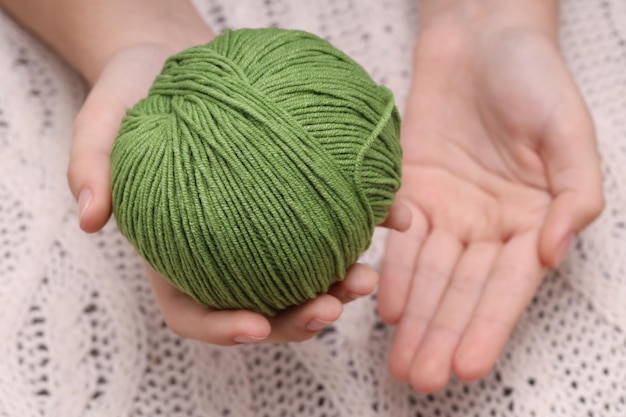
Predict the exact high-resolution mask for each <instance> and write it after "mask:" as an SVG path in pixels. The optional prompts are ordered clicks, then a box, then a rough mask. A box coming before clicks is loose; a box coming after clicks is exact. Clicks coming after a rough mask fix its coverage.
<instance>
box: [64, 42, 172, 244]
mask: <svg viewBox="0 0 626 417" xmlns="http://www.w3.org/2000/svg"><path fill="white" fill-rule="evenodd" d="M168 54H169V52H168V50H166V49H164V48H163V47H160V46H157V45H138V46H133V47H129V48H126V49H124V50H121V51H120V52H119V53H117V54H116V55H115V56H114V57H113V58H112V59H111V61H110V62H109V63H108V64H107V67H106V68H105V69H104V71H103V72H102V74H101V75H100V76H99V78H98V80H97V81H96V83H95V85H94V87H93V89H92V90H91V92H90V93H89V96H88V97H87V100H86V101H85V104H84V105H83V107H82V109H81V110H80V112H79V113H78V115H77V116H76V119H75V121H74V139H73V142H72V150H71V153H70V164H69V167H68V171H67V178H68V182H69V186H70V189H71V190H72V193H73V194H74V197H75V198H76V200H77V202H78V214H79V223H80V227H81V228H82V229H83V230H84V231H86V232H90V233H91V232H96V231H98V230H100V229H101V228H102V227H103V226H104V224H105V223H106V222H107V220H108V219H109V217H111V178H110V177H111V175H110V171H111V168H110V155H111V149H112V148H113V142H114V141H115V138H116V136H117V132H118V130H119V127H120V124H121V122H122V118H123V117H124V115H125V114H126V109H127V108H129V107H131V106H133V105H134V104H135V103H136V102H137V101H139V100H140V99H141V98H143V97H145V96H146V94H147V93H148V90H149V89H150V85H151V84H152V81H153V80H154V78H155V77H156V75H157V74H158V73H159V71H160V69H161V66H162V65H163V62H164V61H165V59H166V58H167V56H168Z"/></svg>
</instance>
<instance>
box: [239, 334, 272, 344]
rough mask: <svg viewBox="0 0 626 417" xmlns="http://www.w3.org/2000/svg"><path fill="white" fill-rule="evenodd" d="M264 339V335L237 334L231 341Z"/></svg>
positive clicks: (250, 341)
mask: <svg viewBox="0 0 626 417" xmlns="http://www.w3.org/2000/svg"><path fill="white" fill-rule="evenodd" d="M263 339H265V338H264V337H254V336H249V335H246V334H240V335H237V336H235V337H234V338H233V341H234V342H235V343H256V342H260V341H261V340H263Z"/></svg>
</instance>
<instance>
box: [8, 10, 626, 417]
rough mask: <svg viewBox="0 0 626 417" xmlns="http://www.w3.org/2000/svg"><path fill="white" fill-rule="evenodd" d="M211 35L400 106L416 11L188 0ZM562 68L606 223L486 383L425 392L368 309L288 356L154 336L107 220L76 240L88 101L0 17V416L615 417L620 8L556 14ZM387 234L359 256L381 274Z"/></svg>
mask: <svg viewBox="0 0 626 417" xmlns="http://www.w3.org/2000/svg"><path fill="white" fill-rule="evenodd" d="M195 3H196V5H197V6H198V9H199V10H200V12H201V13H202V15H203V16H204V17H205V18H206V20H207V22H208V23H209V24H210V25H211V27H212V28H213V29H214V30H215V31H216V32H221V31H222V30H224V29H225V28H240V27H267V26H279V27H286V28H298V29H304V30H308V31H311V32H314V33H316V34H318V35H320V36H322V37H325V38H327V39H329V40H330V41H331V42H332V43H334V44H335V45H336V46H337V47H339V48H340V49H342V50H343V51H345V52H346V53H347V54H349V55H350V56H352V57H353V58H355V59H356V60H357V61H358V62H359V63H361V64H362V65H364V66H365V68H366V69H367V70H368V71H369V72H370V74H371V75H372V77H373V78H374V79H375V80H376V81H377V82H380V83H383V84H385V85H387V86H388V87H389V88H391V89H392V90H393V91H394V93H395V94H396V99H397V103H398V105H399V107H400V108H403V104H404V101H405V98H406V95H407V92H408V86H409V82H410V75H411V65H410V63H411V51H412V46H413V43H414V41H415V32H416V28H415V26H416V25H415V22H416V16H417V13H418V6H419V4H418V2H417V1H416V0H385V1H382V0H361V1H355V0H318V1H311V0H240V1H229V0H197V1H196V2H195ZM561 9H562V12H561V33H560V34H561V41H562V45H563V50H564V54H565V57H566V60H567V63H568V65H569V67H570V69H571V70H572V72H573V73H574V75H575V78H576V80H577V82H578V83H579V85H580V87H581V89H582V92H583V94H584V96H585V98H586V100H587V102H588V105H589V106H590V109H591V111H592V114H593V117H594V121H595V123H596V128H597V133H598V141H599V145H600V151H601V156H602V163H603V170H604V187H605V191H606V195H607V208H606V210H605V212H604V213H603V215H602V216H601V217H600V218H599V219H598V220H597V221H596V222H595V223H594V224H593V225H592V226H591V227H589V228H588V229H587V230H586V231H585V232H584V233H583V234H582V235H581V236H580V237H579V238H578V240H577V242H576V244H575V245H574V248H573V250H572V251H571V253H570V256H569V257H568V259H567V260H566V262H565V263H564V265H563V266H562V267H561V268H560V269H559V270H558V271H555V272H553V273H551V274H549V275H548V276H547V277H546V279H545V280H544V283H543V285H542V287H541V288H540V290H539V292H538V293H537V295H536V297H535V299H534V301H533V302H532V304H531V306H530V307H529V308H528V309H527V311H526V313H525V314H524V316H523V317H522V319H521V321H520V322H519V324H518V326H517V328H516V331H515V332H514V334H513V336H512V338H511V340H510V342H509V344H508V346H507V348H506V351H505V353H504V354H503V355H502V357H501V358H500V360H499V361H498V363H497V365H496V367H495V369H494V371H493V372H492V373H491V374H490V375H489V376H488V377H486V378H485V379H483V380H481V381H480V382H477V383H472V384H466V383H462V382H460V381H457V380H453V381H451V383H450V384H449V385H448V386H447V387H446V389H444V390H443V391H441V392H440V393H437V394H435V395H428V396H426V395H421V394H418V393H416V392H414V391H413V390H412V389H411V388H410V387H409V386H407V385H404V384H401V383H398V382H396V381H394V380H393V379H392V378H391V377H390V376H389V374H388V371H387V367H386V358H387V354H388V351H389V347H390V342H391V338H392V336H393V329H392V328H390V327H387V326H385V325H384V324H382V322H381V321H380V319H379V318H378V317H377V315H376V312H375V300H374V298H373V297H372V298H369V299H366V300H359V301H357V302H354V303H352V304H350V305H348V306H347V307H346V311H345V313H344V315H343V316H342V318H341V319H340V320H339V321H338V322H337V323H336V324H335V325H334V326H332V327H331V328H329V329H327V330H325V331H323V332H322V333H321V334H320V335H319V336H318V337H316V338H315V339H313V340H310V341H308V342H305V343H301V344H283V345H259V346H238V347H230V348H220V347H215V346H209V345H206V344H201V343H198V342H194V341H190V340H183V339H180V338H178V337H176V336H175V335H174V334H173V333H172V332H171V331H169V330H168V329H167V327H166V326H165V325H164V324H163V321H162V319H161V317H160V314H159V312H158V309H157V308H156V305H155V303H154V300H153V298H152V295H151V293H150V289H149V286H148V283H147V281H146V278H145V276H144V272H143V270H142V266H141V264H140V261H139V258H138V257H137V255H135V254H134V252H133V250H132V248H131V247H130V246H129V244H127V243H126V242H125V240H124V239H123V238H122V237H121V235H120V234H119V232H118V231H117V230H116V228H115V225H114V223H113V222H110V223H109V224H108V225H107V226H106V227H105V228H104V230H102V231H101V232H100V233H97V234H95V235H86V234H83V233H82V232H81V231H80V230H79V228H78V226H77V223H78V222H77V211H76V206H75V203H74V200H73V198H72V196H71V195H70V193H69V191H68V188H67V186H66V179H65V170H66V167H67V162H68V155H69V147H70V140H71V132H72V121H73V118H74V115H75V114H76V112H77V111H78V109H79V108H80V105H81V102H82V100H83V99H84V97H85V94H86V92H87V89H86V86H85V84H84V83H83V81H82V80H81V78H80V77H79V76H78V75H77V74H76V73H75V72H74V71H73V70H72V69H71V68H70V67H69V66H68V65H67V64H65V63H64V62H63V61H62V59H60V58H59V57H58V56H57V55H56V54H55V53H54V52H53V51H51V50H50V49H49V48H48V47H46V46H44V45H43V44H42V43H41V42H40V41H38V40H37V39H35V38H34V37H33V36H32V35H30V34H28V33H27V32H25V31H24V30H23V29H22V28H20V27H19V26H18V25H17V24H15V23H14V22H13V21H12V20H11V19H10V18H9V17H7V16H5V15H4V14H2V13H1V12H0V417H17V416H19V417H35V416H53V417H59V416H63V417H74V416H94V417H95V416H103V417H104V416H106V417H111V416H129V417H130V416H132V417H134V416H159V415H162V416H172V417H177V416H181V417H182V416H185V417H191V416H194V417H195V416H198V417H200V416H207V417H213V416H215V417H217V416H220V417H227V416H230V417H233V416H237V417H249V416H250V417H251V416H255V417H256V416H261V417H263V416H268V417H274V416H284V417H289V416H309V417H323V416H325V417H347V416H355V417H368V416H391V417H405V416H406V417H409V416H424V417H425V416H488V415H491V416H520V417H521V416H524V417H526V416H528V417H530V416H548V415H549V416H563V417H572V416H616V417H617V416H624V415H626V335H625V334H624V330H625V328H626V1H624V0H602V1H600V0H594V1H592V0H562V1H561ZM384 237H385V232H384V231H383V230H379V231H377V232H376V237H375V239H374V243H373V245H372V247H371V248H370V250H369V251H368V252H367V253H365V254H364V255H363V258H362V260H363V261H364V262H366V263H369V264H370V265H372V266H374V267H376V266H377V265H378V263H379V262H380V258H381V255H382V252H383V250H384Z"/></svg>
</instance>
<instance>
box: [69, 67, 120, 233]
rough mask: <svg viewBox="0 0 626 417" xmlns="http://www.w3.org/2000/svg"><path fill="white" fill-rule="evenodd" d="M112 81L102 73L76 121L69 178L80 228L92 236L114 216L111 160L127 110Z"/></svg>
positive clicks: (107, 75) (108, 75) (108, 74)
mask: <svg viewBox="0 0 626 417" xmlns="http://www.w3.org/2000/svg"><path fill="white" fill-rule="evenodd" d="M112 78H114V77H111V74H110V73H107V72H106V71H105V72H104V73H103V74H102V76H101V77H100V79H99V80H98V81H97V82H96V84H95V85H94V87H93V89H92V90H91V92H90V93H89V96H88V97H87V100H86V101H85V104H84V105H83V107H82V109H81V110H80V112H79V113H78V114H77V116H76V119H75V121H74V134H73V136H74V137H73V141H72V148H71V152H70V162H69V166H68V170H67V179H68V183H69V186H70V189H71V190H72V194H74V197H75V198H76V200H77V203H78V215H79V224H80V227H81V229H83V230H84V231H86V232H89V233H92V232H96V231H98V230H100V229H101V228H102V227H103V226H104V224H105V223H106V222H107V220H108V219H109V217H110V216H111V182H110V166H109V157H110V154H111V148H112V146H113V141H114V140H115V137H116V135H117V131H118V129H119V125H120V123H121V120H122V118H123V117H124V114H125V111H126V109H125V106H124V105H123V103H121V102H119V100H117V99H116V97H115V95H114V93H112V91H115V85H112V84H113V82H114V79H112Z"/></svg>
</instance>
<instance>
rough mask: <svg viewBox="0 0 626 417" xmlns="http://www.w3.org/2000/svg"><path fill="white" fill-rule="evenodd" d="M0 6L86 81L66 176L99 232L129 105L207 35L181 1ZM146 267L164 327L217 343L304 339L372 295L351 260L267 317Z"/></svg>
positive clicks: (74, 0)
mask: <svg viewBox="0 0 626 417" xmlns="http://www.w3.org/2000/svg"><path fill="white" fill-rule="evenodd" d="M0 5H1V6H3V7H4V8H5V9H6V10H7V11H8V12H9V13H10V14H12V15H13V16H14V17H15V18H16V19H17V20H18V21H19V22H21V23H22V24H23V25H24V26H25V27H26V28H28V29H29V30H31V31H32V32H34V33H35V34H37V35H38V36H39V37H40V38H41V39H43V40H44V41H45V42H47V43H48V44H49V45H50V46H51V47H53V48H54V49H56V50H57V51H58V52H59V53H60V54H61V55H62V56H63V57H64V58H65V59H66V60H67V61H68V62H69V63H70V64H71V65H72V66H73V67H74V68H76V69H77V70H78V71H79V72H80V73H81V74H82V75H83V76H84V78H85V79H86V80H87V82H88V83H89V85H90V87H91V91H90V93H89V95H88V97H87V99H86V101H85V103H84V104H83V106H82V108H81V110H80V111H79V113H78V114H77V116H76V119H75V123H74V135H73V136H74V137H73V143H72V148H71V155H70V164H69V168H68V175H67V176H68V182H69V186H70V188H71V190H72V193H73V194H74V196H75V198H76V200H77V203H78V212H79V224H80V227H81V228H82V229H83V230H84V231H86V232H95V231H98V230H100V229H101V228H102V227H103V226H104V224H105V223H106V222H107V221H108V219H109V218H110V216H111V185H110V160H109V159H110V153H111V148H112V146H113V141H114V140H115V137H116V134H117V130H118V128H119V126H120V123H121V120H122V117H123V116H124V114H125V112H126V110H127V109H128V108H130V107H132V106H133V105H134V104H135V103H136V102H137V101H138V100H140V99H141V98H143V97H145V96H146V95H147V92H148V90H149V87H150V85H151V84H152V81H153V80H154V78H155V77H156V75H157V74H158V73H159V72H160V70H161V67H162V65H163V63H164V61H165V60H166V59H167V58H168V57H169V56H171V55H173V54H175V53H177V52H180V51H182V50H183V49H186V48H188V47H190V46H193V45H198V44H203V43H206V42H209V41H210V40H211V39H212V38H213V37H214V35H213V33H212V32H211V30H210V28H209V27H208V26H207V25H206V24H205V22H204V21H203V20H202V19H201V18H200V16H199V15H198V13H197V11H196V10H195V9H194V7H193V5H192V4H191V3H190V2H189V1H188V0H133V1H128V0H89V1H84V0H56V1H50V0H0ZM400 210H402V209H400ZM393 211H398V209H397V208H396V209H394V210H393ZM400 217H401V218H402V216H400ZM404 218H405V221H404V223H403V224H404V226H405V227H406V226H407V225H408V222H407V221H406V220H407V217H406V216H404ZM391 225H393V224H391ZM400 226H402V224H400ZM146 272H147V276H148V279H149V281H150V284H151V287H152V291H153V294H154V297H155V300H156V302H157V304H158V306H159V308H160V310H161V313H162V315H163V318H164V320H165V322H166V323H167V325H168V326H169V327H170V328H171V329H172V330H173V331H174V332H175V333H176V334H178V335H180V336H183V337H187V338H192V339H197V340H201V341H204V342H208V343H213V344H218V345H233V344H239V343H252V342H294V341H302V340H305V339H308V338H310V337H312V336H314V335H315V334H317V333H319V331H321V330H322V329H323V328H324V327H326V326H328V325H329V324H331V323H332V322H334V321H336V320H337V319H338V318H339V316H340V315H341V313H342V310H343V304H344V303H346V302H350V301H352V300H354V299H356V298H359V297H363V296H366V295H369V294H370V293H371V292H372V291H373V290H374V289H375V287H376V284H377V282H378V275H377V274H376V273H375V272H374V271H373V270H371V269H370V268H368V267H366V266H364V265H360V264H355V265H353V266H352V267H351V268H350V269H349V270H348V273H347V275H346V277H345V279H344V280H343V281H341V282H338V283H336V284H334V285H333V286H331V288H330V290H329V292H328V293H327V294H322V295H320V296H318V297H317V298H316V299H314V300H310V301H308V302H306V303H304V304H302V305H300V306H296V307H293V308H290V309H288V310H286V311H284V312H282V313H280V314H278V315H277V316H275V317H272V318H268V317H265V316H263V315H261V314H258V313H255V312H252V311H245V310H229V311H218V310H214V309H211V308H208V307H204V306H200V305H199V304H197V303H195V302H194V301H193V300H192V299H191V298H190V297H189V296H187V295H185V294H183V293H181V292H180V291H178V290H177V289H175V288H174V287H173V286H171V285H170V284H169V283H168V282H167V281H166V280H165V279H164V278H163V277H162V276H160V275H159V274H158V273H156V272H155V271H154V270H153V269H152V268H150V267H149V266H148V265H146Z"/></svg>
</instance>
